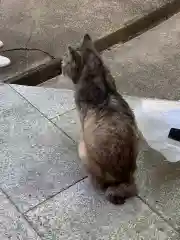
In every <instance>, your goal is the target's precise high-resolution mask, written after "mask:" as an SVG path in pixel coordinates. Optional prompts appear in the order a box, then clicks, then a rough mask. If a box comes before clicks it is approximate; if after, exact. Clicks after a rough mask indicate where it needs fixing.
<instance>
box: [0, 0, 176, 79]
mask: <svg viewBox="0 0 180 240" xmlns="http://www.w3.org/2000/svg"><path fill="white" fill-rule="evenodd" d="M172 2H174V0H158V1H155V0H154V1H152V0H136V1H134V0H128V1H127V0H123V1H117V0H114V1H109V0H106V1H104V0H103V1H102V0H98V1H95V0H93V1H90V0H86V1H83V0H81V1H71V0H68V1H61V0H53V1H51V2H49V1H48V0H42V1H34V0H30V1H24V0H20V1H15V0H13V1H9V0H1V2H0V22H1V25H0V38H1V40H3V41H4V42H5V46H4V49H2V51H3V54H4V55H6V56H7V57H10V58H11V60H12V64H11V66H10V67H8V68H4V69H1V70H0V80H1V81H6V80H7V79H10V78H12V77H15V76H18V75H19V74H22V73H23V72H26V71H30V70H31V69H34V68H35V67H37V66H39V65H41V64H42V63H49V61H50V60H51V59H52V58H53V57H61V56H62V54H63V53H64V51H65V48H66V46H67V44H77V43H78V42H79V40H80V39H81V37H82V36H83V34H84V33H86V32H89V33H90V34H91V35H92V36H93V38H95V39H101V38H103V37H106V36H108V35H109V34H112V33H114V32H116V31H117V30H119V29H121V28H123V27H124V26H129V25H131V24H132V23H133V22H136V21H137V20H139V19H142V18H143V17H144V16H145V15H147V14H149V13H151V12H154V10H156V9H159V8H161V7H162V6H165V5H166V4H168V3H172ZM169 11H170V8H169ZM10 49H11V51H8V52H7V51H6V50H10Z"/></svg>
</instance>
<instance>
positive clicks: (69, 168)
mask: <svg viewBox="0 0 180 240" xmlns="http://www.w3.org/2000/svg"><path fill="white" fill-rule="evenodd" d="M46 97H48V94H47V95H46ZM42 99H43V98H42ZM0 115H1V118H0V126H1V131H0V149H1V152H0V160H1V161H0V186H1V188H2V189H3V190H4V191H5V192H6V193H7V194H8V195H9V196H10V198H11V199H12V201H13V202H14V203H15V204H16V206H17V207H18V208H19V210H20V211H22V212H24V211H27V210H28V209H29V208H32V207H34V206H35V205H37V204H39V203H40V202H42V201H44V200H46V199H47V198H49V197H50V196H52V195H54V194H56V193H58V192H60V191H62V190H63V189H64V188H67V187H69V186H70V185H71V184H73V183H75V182H77V181H79V180H80V179H82V178H83V177H84V172H83V171H82V169H81V167H80V162H79V159H78V156H77V150H76V146H75V145H74V144H73V142H72V140H70V139H69V138H68V137H67V136H65V135H64V134H63V133H62V132H61V131H60V130H59V129H58V128H57V127H55V126H54V125H53V124H52V123H51V122H49V121H48V120H47V119H45V118H44V117H43V116H42V115H41V114H40V113H39V112H38V111H37V110H36V109H35V108H34V107H32V106H31V105H30V104H29V103H28V102H27V101H26V100H24V99H23V98H21V97H20V96H19V95H18V94H17V93H16V92H15V91H14V90H13V89H12V88H10V87H9V86H7V85H4V86H3V85H1V86H0Z"/></svg>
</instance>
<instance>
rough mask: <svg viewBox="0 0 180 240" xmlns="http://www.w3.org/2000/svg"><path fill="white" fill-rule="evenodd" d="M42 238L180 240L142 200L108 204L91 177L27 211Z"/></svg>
mask: <svg viewBox="0 0 180 240" xmlns="http://www.w3.org/2000/svg"><path fill="white" fill-rule="evenodd" d="M27 217H28V219H29V220H30V222H31V223H32V224H33V226H34V227H35V229H36V230H37V232H38V233H39V235H40V236H41V238H42V239H44V240H45V239H56V240H60V239H62V240H63V239H69V240H71V239H72V240H75V239H77V240H79V239H84V240H86V239H87V240H88V239H98V240H100V239H103V240H106V239H107V240H108V239H113V240H115V239H117V240H118V239H119V240H120V239H123V240H126V239H127V240H129V239H132V240H137V239H139V240H140V239H141V240H147V239H148V240H155V239H159V240H168V239H171V240H178V239H179V237H180V236H179V234H178V233H176V232H175V231H173V229H172V228H171V227H170V226H168V225H167V224H166V223H165V222H164V221H163V220H162V219H161V218H160V217H159V216H157V215H156V214H155V213H153V212H152V211H151V210H150V209H149V208H148V206H147V205H145V204H144V203H143V202H141V201H140V200H139V199H137V198H134V199H131V200H128V201H127V203H126V204H125V205H123V206H121V207H120V206H115V205H112V204H110V203H108V202H107V201H106V200H105V199H104V198H103V196H101V194H99V193H96V192H95V191H94V189H92V187H91V185H89V183H88V180H85V181H83V182H81V183H78V184H76V185H75V186H73V187H71V188H69V189H68V190H66V191H64V192H63V193H61V194H59V195H57V196H56V197H55V198H53V199H51V200H50V201H48V202H46V203H44V204H43V205H41V206H39V207H38V208H36V209H34V210H33V211H31V212H29V213H28V214H27Z"/></svg>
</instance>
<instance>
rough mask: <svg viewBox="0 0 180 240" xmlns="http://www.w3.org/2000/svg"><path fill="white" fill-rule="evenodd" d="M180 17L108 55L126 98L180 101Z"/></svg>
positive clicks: (105, 56)
mask: <svg viewBox="0 0 180 240" xmlns="http://www.w3.org/2000/svg"><path fill="white" fill-rule="evenodd" d="M179 36H180V14H179V13H178V14H176V15H174V16H173V17H172V18H170V19H168V20H167V21H165V22H163V23H161V24H160V25H158V26H157V27H155V28H153V29H151V30H149V31H147V32H145V33H144V34H142V35H140V36H139V37H137V38H135V39H133V40H131V41H129V42H127V43H125V44H124V45H117V46H115V47H113V48H112V49H110V51H106V52H104V55H103V56H104V60H105V61H106V64H107V65H108V66H109V67H110V69H111V71H112V73H113V75H114V76H115V78H116V83H117V86H118V89H119V91H121V92H122V93H123V94H128V95H136V96H143V97H157V98H165V99H179V92H180V77H179V76H180V64H179V58H180V41H179Z"/></svg>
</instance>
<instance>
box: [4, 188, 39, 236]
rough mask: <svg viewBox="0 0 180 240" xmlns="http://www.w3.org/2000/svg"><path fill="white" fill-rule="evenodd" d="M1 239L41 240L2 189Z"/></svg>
mask: <svg viewBox="0 0 180 240" xmlns="http://www.w3.org/2000/svg"><path fill="white" fill-rule="evenodd" d="M0 239H1V240H18V239H24V240H40V238H39V237H38V235H37V234H36V232H35V231H34V230H33V229H32V228H31V227H30V225H29V224H28V223H27V221H26V220H25V219H24V218H23V217H22V215H21V214H20V213H19V212H18V211H17V210H16V208H15V207H14V206H13V205H12V203H11V202H10V201H9V199H7V197H6V196H5V195H4V194H3V193H2V192H1V191H0Z"/></svg>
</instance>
